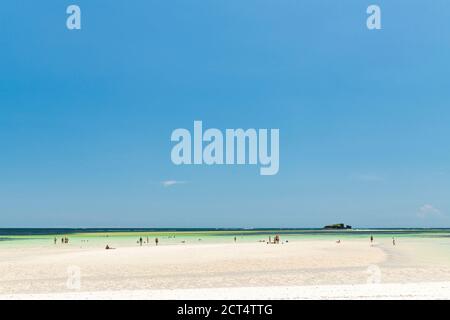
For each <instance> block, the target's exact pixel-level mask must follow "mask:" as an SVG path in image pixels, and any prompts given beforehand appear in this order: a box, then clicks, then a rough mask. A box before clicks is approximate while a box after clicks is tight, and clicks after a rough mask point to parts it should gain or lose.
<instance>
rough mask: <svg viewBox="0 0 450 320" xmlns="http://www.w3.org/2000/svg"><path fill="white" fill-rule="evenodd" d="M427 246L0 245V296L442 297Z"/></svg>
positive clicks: (437, 268)
mask: <svg viewBox="0 0 450 320" xmlns="http://www.w3.org/2000/svg"><path fill="white" fill-rule="evenodd" d="M430 248H435V246H434V244H433V243H428V242H426V241H425V242H424V241H422V242H417V241H406V240H405V241H404V242H401V244H399V245H397V246H396V247H392V246H390V244H389V241H386V242H383V241H382V242H380V243H377V244H376V245H374V246H370V245H369V244H368V242H367V241H366V240H351V241H350V240H349V241H343V242H342V243H341V244H336V243H335V242H333V241H325V240H314V241H312V240H311V241H310V240H308V241H306V240H302V241H296V242H290V243H288V244H283V245H267V244H265V243H237V244H235V243H230V244H195V245H170V246H158V247H155V246H143V247H137V246H132V247H122V248H118V249H116V250H105V249H103V248H92V247H90V248H78V247H72V246H61V245H57V246H51V245H50V246H48V247H36V248H25V247H24V248H20V249H17V248H15V249H12V248H0V299H11V298H12V299H22V298H32V299H95V298H98V299H123V298H130V299H197V298H199V299H200V298H208V299H230V298H232V299H311V298H324V299H325V298H328V299H345V298H351V299H353V298H382V299H390V298H419V299H433V298H444V299H445V298H450V291H449V288H450V285H449V283H450V264H449V263H448V260H446V259H447V256H443V255H441V254H440V252H439V250H438V251H436V252H434V251H432V250H431V249H430ZM430 252H433V254H430ZM77 271H79V272H80V278H79V282H78V277H77ZM368 282H369V283H370V282H375V283H378V282H379V283H380V284H375V285H367V283H368ZM78 285H79V287H78Z"/></svg>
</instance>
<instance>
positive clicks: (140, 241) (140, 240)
mask: <svg viewBox="0 0 450 320" xmlns="http://www.w3.org/2000/svg"><path fill="white" fill-rule="evenodd" d="M139 244H140V246H141V247H142V237H140V238H139Z"/></svg>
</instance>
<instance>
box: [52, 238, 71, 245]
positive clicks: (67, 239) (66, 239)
mask: <svg viewBox="0 0 450 320" xmlns="http://www.w3.org/2000/svg"><path fill="white" fill-rule="evenodd" d="M53 242H54V243H55V244H56V243H57V242H58V238H56V237H55V239H53ZM61 243H62V244H68V243H69V238H67V237H62V238H61Z"/></svg>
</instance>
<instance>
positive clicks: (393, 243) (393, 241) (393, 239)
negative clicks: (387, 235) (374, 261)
mask: <svg viewBox="0 0 450 320" xmlns="http://www.w3.org/2000/svg"><path fill="white" fill-rule="evenodd" d="M392 245H393V246H395V238H394V237H392Z"/></svg>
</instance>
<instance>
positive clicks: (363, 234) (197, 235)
mask: <svg viewBox="0 0 450 320" xmlns="http://www.w3.org/2000/svg"><path fill="white" fill-rule="evenodd" d="M276 234H278V235H280V237H281V240H282V241H283V242H289V241H297V240H327V241H336V240H341V241H345V240H346V239H348V240H350V239H367V240H368V239H369V237H370V236H371V235H373V237H374V239H375V240H377V239H385V240H386V239H390V238H392V237H395V238H396V239H399V240H400V239H429V240H432V239H434V241H432V242H436V243H439V244H441V245H444V246H450V241H449V240H450V229H353V230H323V229H252V230H243V229H235V230H226V229H222V230H221V229H209V230H208V229H179V230H175V229H0V248H1V247H23V246H27V247H28V246H49V245H55V244H54V239H55V238H56V239H57V241H56V245H60V246H62V245H66V246H79V247H92V246H102V247H103V246H106V245H109V246H133V245H139V238H141V237H142V240H143V245H155V238H158V239H159V245H174V244H197V243H198V244H200V243H227V242H234V238H235V237H236V241H238V242H257V241H262V242H267V241H268V240H269V237H271V238H272V239H273V237H274V236H275V235H276ZM62 237H68V238H69V244H68V245H67V244H62V243H61V238H62ZM147 238H148V243H147ZM399 240H397V241H399Z"/></svg>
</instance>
